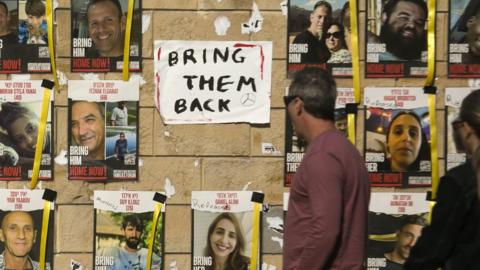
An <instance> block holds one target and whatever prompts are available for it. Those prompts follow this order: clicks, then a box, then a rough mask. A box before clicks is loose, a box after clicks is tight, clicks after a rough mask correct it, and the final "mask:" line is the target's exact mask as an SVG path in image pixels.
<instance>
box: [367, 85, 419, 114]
mask: <svg viewBox="0 0 480 270" xmlns="http://www.w3.org/2000/svg"><path fill="white" fill-rule="evenodd" d="M364 105H365V106H368V107H377V108H383V109H415V108H420V107H426V106H428V95H427V94H424V93H423V89H422V88H417V87H415V88H414V87H391V88H374V87H367V88H365V98H364Z"/></svg>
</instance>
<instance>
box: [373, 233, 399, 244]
mask: <svg viewBox="0 0 480 270" xmlns="http://www.w3.org/2000/svg"><path fill="white" fill-rule="evenodd" d="M396 238H397V234H396V233H389V234H369V235H368V239H371V240H375V241H382V242H393V241H395V239H396Z"/></svg>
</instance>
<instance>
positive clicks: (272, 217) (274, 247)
mask: <svg viewBox="0 0 480 270" xmlns="http://www.w3.org/2000/svg"><path fill="white" fill-rule="evenodd" d="M262 218H263V219H262V225H263V232H262V234H263V239H262V254H282V252H283V228H284V226H283V224H284V223H283V219H284V218H283V206H282V205H269V206H268V207H267V209H266V210H265V211H264V213H263V215H262Z"/></svg>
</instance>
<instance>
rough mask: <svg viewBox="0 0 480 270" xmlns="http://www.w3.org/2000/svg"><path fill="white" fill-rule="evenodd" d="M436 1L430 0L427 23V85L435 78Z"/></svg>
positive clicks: (431, 83)
mask: <svg viewBox="0 0 480 270" xmlns="http://www.w3.org/2000/svg"><path fill="white" fill-rule="evenodd" d="M435 3H436V0H428V23H427V31H428V32H427V42H428V43H427V44H428V51H427V79H426V81H425V85H428V86H432V85H433V84H434V80H435V11H436V10H435Z"/></svg>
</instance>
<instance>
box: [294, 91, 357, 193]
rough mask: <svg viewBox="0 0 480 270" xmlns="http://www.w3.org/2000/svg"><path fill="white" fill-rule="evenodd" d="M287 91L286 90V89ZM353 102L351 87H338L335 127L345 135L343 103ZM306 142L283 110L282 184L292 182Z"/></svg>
mask: <svg viewBox="0 0 480 270" xmlns="http://www.w3.org/2000/svg"><path fill="white" fill-rule="evenodd" d="M287 91H288V90H287ZM348 103H355V97H354V96H353V89H352V88H338V89H337V101H336V104H335V127H336V128H337V129H338V130H340V131H342V132H343V133H345V136H347V113H346V111H345V104H348ZM305 147H306V143H305V142H304V141H303V140H302V139H301V138H298V137H297V135H296V134H295V131H294V130H293V126H292V123H291V121H290V117H289V116H288V112H287V111H286V112H285V166H284V173H285V178H284V186H285V187H290V186H291V185H292V182H293V178H294V175H295V172H296V171H297V168H298V166H300V162H301V161H302V158H303V154H304V153H305Z"/></svg>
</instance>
